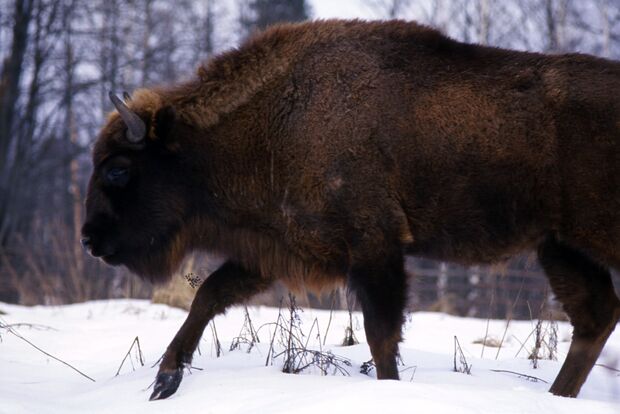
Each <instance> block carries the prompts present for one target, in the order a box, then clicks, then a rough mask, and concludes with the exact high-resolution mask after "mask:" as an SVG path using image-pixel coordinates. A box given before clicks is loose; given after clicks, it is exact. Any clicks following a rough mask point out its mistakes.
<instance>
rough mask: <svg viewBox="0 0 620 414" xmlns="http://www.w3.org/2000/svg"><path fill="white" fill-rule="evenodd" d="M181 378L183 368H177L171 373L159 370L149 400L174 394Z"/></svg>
mask: <svg viewBox="0 0 620 414" xmlns="http://www.w3.org/2000/svg"><path fill="white" fill-rule="evenodd" d="M182 379H183V368H178V369H176V370H175V371H173V372H172V373H168V372H160V373H159V374H157V378H156V379H155V387H153V393H152V394H151V397H150V398H149V401H155V400H163V399H165V398H168V397H170V396H171V395H172V394H174V393H175V392H176V391H177V389H178V388H179V385H180V384H181V380H182Z"/></svg>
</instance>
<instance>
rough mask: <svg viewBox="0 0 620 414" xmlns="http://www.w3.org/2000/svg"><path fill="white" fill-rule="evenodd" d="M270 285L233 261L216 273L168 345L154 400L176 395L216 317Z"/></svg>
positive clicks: (200, 292)
mask: <svg viewBox="0 0 620 414" xmlns="http://www.w3.org/2000/svg"><path fill="white" fill-rule="evenodd" d="M270 284H271V283H270V281H269V280H267V279H265V278H263V277H262V276H261V275H260V274H258V273H255V272H251V271H248V270H247V269H245V268H243V267H241V266H240V265H238V264H236V263H233V262H230V261H229V262H226V263H224V264H223V265H222V266H221V267H220V268H219V269H218V270H216V271H215V272H213V273H212V274H211V275H210V276H209V277H208V278H207V280H205V281H204V283H203V284H202V285H201V286H200V288H199V289H198V291H197V292H196V296H195V297H194V301H193V302H192V306H191V308H190V310H189V314H188V315H187V319H186V320H185V322H184V323H183V326H181V329H179V332H177V334H176V336H175V337H174V339H173V340H172V342H171V343H170V345H168V349H167V350H166V352H165V354H164V357H163V359H162V361H161V364H160V365H159V372H158V373H157V378H156V380H155V387H154V390H153V393H152V394H151V397H150V400H151V401H152V400H159V399H163V398H168V397H169V396H171V395H172V394H174V393H175V392H176V390H177V388H179V384H180V383H181V380H182V379H183V369H184V368H185V367H187V366H189V364H190V363H191V361H192V355H193V354H194V351H195V350H196V347H197V346H198V341H199V340H200V337H201V336H202V333H203V331H204V329H205V327H206V326H207V324H208V323H209V321H210V320H211V319H213V317H215V316H216V315H218V314H220V313H223V312H224V311H225V310H226V308H228V307H229V306H231V305H234V304H239V303H243V302H245V301H246V300H247V299H249V298H250V297H252V296H253V295H255V294H256V293H259V292H261V291H263V290H265V289H266V288H267V287H268V286H269V285H270Z"/></svg>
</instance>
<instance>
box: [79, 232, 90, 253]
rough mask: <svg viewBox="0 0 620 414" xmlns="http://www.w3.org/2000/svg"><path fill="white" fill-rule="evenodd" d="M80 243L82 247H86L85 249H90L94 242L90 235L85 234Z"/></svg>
mask: <svg viewBox="0 0 620 414" xmlns="http://www.w3.org/2000/svg"><path fill="white" fill-rule="evenodd" d="M80 243H81V244H82V247H83V248H84V250H86V251H88V250H90V248H91V247H92V242H91V240H90V237H88V236H84V237H82V238H81V239H80Z"/></svg>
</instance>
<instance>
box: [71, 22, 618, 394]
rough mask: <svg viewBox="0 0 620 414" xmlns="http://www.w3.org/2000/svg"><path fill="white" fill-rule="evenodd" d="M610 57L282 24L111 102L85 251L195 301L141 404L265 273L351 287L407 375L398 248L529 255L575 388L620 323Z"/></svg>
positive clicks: (169, 385)
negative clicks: (183, 275)
mask: <svg viewBox="0 0 620 414" xmlns="http://www.w3.org/2000/svg"><path fill="white" fill-rule="evenodd" d="M619 96H620V64H619V63H617V62H613V61H609V60H605V59H599V58H595V57H592V56H586V55H579V54H567V55H555V56H549V55H542V54H536V53H525V52H515V51H507V50H502V49H496V48H491V47H483V46H479V45H470V44H465V43H460V42H457V41H455V40H452V39H450V38H447V37H445V36H443V35H442V34H441V33H439V32H437V31H435V30H432V29H430V28H427V27H423V26H420V25H418V24H415V23H407V22H402V21H390V22H361V21H338V20H334V21H321V22H309V23H303V24H296V25H282V26H278V27H275V28H272V29H269V30H267V31H266V32H264V33H262V34H258V35H256V36H254V37H253V38H252V39H250V40H249V41H247V42H246V43H245V44H244V45H243V46H241V47H240V48H239V49H237V50H233V51H230V52H227V53H224V54H222V55H220V56H218V57H216V58H214V59H212V60H210V61H209V62H208V63H207V64H206V65H205V66H203V67H200V68H199V69H198V72H197V75H196V76H195V77H194V78H193V79H191V80H189V81H186V82H183V83H178V84H174V85H167V86H161V87H156V88H150V89H140V90H137V91H135V92H134V93H133V96H132V97H131V98H126V99H125V100H121V99H120V98H118V97H116V96H114V95H112V96H111V99H112V101H113V104H114V106H115V107H116V111H114V112H113V113H112V114H111V115H110V116H109V119H108V121H107V124H106V125H105V127H104V128H103V129H102V131H101V132H100V134H99V136H98V138H97V141H96V143H95V147H94V151H93V164H94V171H93V175H92V177H91V179H90V183H89V187H88V197H87V200H86V209H87V218H86V223H85V224H84V227H83V237H84V244H85V245H86V246H87V248H88V249H89V250H90V252H91V253H92V254H93V255H94V256H96V257H100V258H101V259H102V260H104V261H105V262H107V263H109V264H112V265H125V266H126V267H127V268H129V269H130V270H131V271H132V272H135V273H137V274H138V275H140V276H142V277H146V278H149V279H150V280H152V281H154V282H162V281H165V280H167V279H168V278H169V277H170V275H171V274H172V273H173V272H174V271H175V269H177V267H178V266H179V264H180V262H181V260H182V259H183V257H184V256H185V255H186V254H187V253H188V252H190V251H193V250H202V251H209V252H216V253H219V254H221V255H223V256H224V257H226V261H225V262H224V264H223V265H222V266H221V267H220V268H219V269H218V270H216V271H215V272H214V273H213V274H211V275H210V276H209V277H208V279H207V280H206V281H205V282H204V283H203V284H202V286H201V287H200V288H199V289H198V291H197V293H196V297H195V299H194V301H193V303H192V306H191V310H190V312H189V315H188V317H187V320H186V321H185V323H184V324H183V326H182V327H181V329H180V330H179V332H178V333H177V335H176V336H175V338H174V339H173V340H172V342H171V343H170V345H169V347H168V348H167V350H166V352H165V354H164V357H163V360H162V362H161V365H160V368H159V373H158V375H157V380H156V384H155V390H154V392H153V395H152V396H151V399H160V398H166V397H168V396H170V395H172V394H173V393H174V392H175V391H176V390H177V388H178V386H179V384H180V382H181V379H182V375H183V368H184V367H185V366H187V365H188V364H189V363H190V361H191V359H192V354H193V353H194V350H195V349H196V346H197V344H198V340H199V339H200V337H201V335H202V333H203V330H204V328H205V326H206V325H207V323H208V322H209V321H210V320H211V319H212V318H213V317H214V316H215V315H217V314H219V313H222V312H224V311H225V309H226V308H227V307H229V306H231V305H233V304H239V303H242V302H244V301H246V300H247V299H248V298H250V297H251V296H253V295H255V294H257V293H259V292H261V291H264V290H266V289H267V288H269V286H271V285H272V283H273V282H274V281H275V280H280V281H283V282H284V283H285V284H287V285H288V286H290V287H291V288H293V289H295V288H299V287H304V288H309V289H325V288H330V287H333V286H334V285H338V284H344V285H347V286H348V288H349V289H351V291H352V292H354V293H355V295H356V297H357V300H358V302H359V304H360V305H361V309H362V312H363V316H364V328H365V331H366V336H367V339H368V345H369V346H370V351H371V353H372V357H373V358H374V361H375V363H376V367H377V377H378V378H379V379H398V371H397V368H396V355H397V352H398V343H399V341H400V339H401V325H402V323H403V311H404V308H405V301H406V290H407V289H406V284H407V281H406V277H405V270H404V265H403V257H404V256H405V255H414V256H419V257H427V258H434V259H441V260H447V261H454V262H458V263H462V264H474V263H493V262H497V261H499V260H503V259H505V258H507V257H510V256H511V255H514V254H516V253H518V252H521V251H524V250H531V249H537V250H538V257H539V261H540V264H541V265H542V267H543V269H544V270H545V272H546V274H547V276H548V279H549V282H550V284H551V287H552V289H553V292H554V293H555V295H556V296H557V298H558V300H559V301H560V302H561V303H562V305H563V308H564V310H565V311H566V313H567V314H568V316H569V317H570V320H571V322H572V325H573V326H574V333H573V338H572V344H571V347H570V350H569V353H568V355H567V357H566V360H565V362H564V365H563V366H562V368H561V370H560V372H559V374H558V376H557V378H556V380H555V382H554V383H553V385H552V387H551V392H553V393H554V394H557V395H563V396H573V397H574V396H576V395H577V394H578V392H579V390H580V388H581V386H582V384H583V383H584V381H585V380H586V377H587V376H588V373H589V372H590V370H591V368H592V366H593V364H594V363H595V361H596V359H597V357H598V356H599V354H600V352H601V350H602V348H603V346H604V344H605V342H606V340H607V338H608V337H609V335H610V334H611V332H612V331H613V329H614V327H615V325H616V323H617V321H618V319H619V318H620V301H619V300H618V298H617V296H616V294H615V292H614V289H613V285H612V281H611V276H610V270H609V269H610V268H618V267H620V99H619Z"/></svg>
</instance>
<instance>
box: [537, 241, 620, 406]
mask: <svg viewBox="0 0 620 414" xmlns="http://www.w3.org/2000/svg"><path fill="white" fill-rule="evenodd" d="M538 256H539V260H540V263H541V265H542V267H543V268H544V270H545V273H546V274H547V277H548V278H549V283H550V284H551V288H552V289H553V292H554V293H555V295H556V297H557V299H558V300H559V301H560V303H562V307H563V308H564V311H565V312H566V314H567V315H568V317H569V318H570V321H571V323H572V325H573V340H572V342H571V345H570V348H569V351H568V355H567V356H566V360H565V361H564V364H563V365H562V368H561V369H560V373H559V374H558V376H557V377H556V379H555V381H554V382H553V385H552V386H551V389H550V391H551V392H552V393H553V394H555V395H561V396H564V397H576V396H577V394H579V390H580V389H581V386H582V385H583V383H584V382H585V380H586V378H587V376H588V374H589V373H590V370H591V369H592V367H593V366H594V363H595V362H596V360H597V358H598V356H599V354H600V353H601V350H602V349H603V347H604V346H605V342H606V341H607V338H609V335H610V334H611V332H612V331H613V330H614V327H615V326H616V323H617V322H618V319H619V318H620V301H618V297H617V296H616V294H615V293H614V288H613V284H612V281H611V275H610V273H609V271H608V270H607V269H605V268H603V267H602V266H601V265H599V264H598V263H596V262H594V261H593V260H592V259H590V258H589V257H588V256H586V255H585V254H584V253H582V252H581V251H578V250H576V249H573V248H572V247H569V246H567V245H565V244H564V243H562V242H561V241H558V240H557V239H556V238H555V237H549V238H548V239H547V240H546V241H545V242H544V243H542V244H541V246H540V247H539V250H538Z"/></svg>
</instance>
